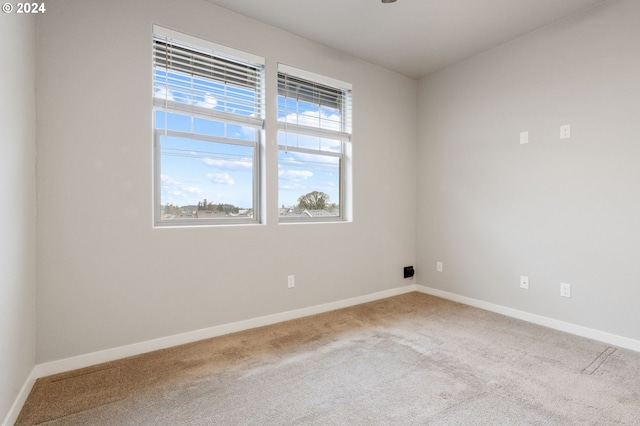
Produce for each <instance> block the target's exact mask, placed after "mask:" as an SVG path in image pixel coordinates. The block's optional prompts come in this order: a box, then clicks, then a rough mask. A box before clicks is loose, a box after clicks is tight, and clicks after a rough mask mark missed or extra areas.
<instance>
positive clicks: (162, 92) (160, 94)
mask: <svg viewBox="0 0 640 426" xmlns="http://www.w3.org/2000/svg"><path fill="white" fill-rule="evenodd" d="M153 96H155V97H156V98H159V99H166V100H168V101H173V100H175V98H174V97H173V93H171V92H170V91H168V90H167V88H166V87H162V86H160V87H158V88H156V90H155V93H154V94H153Z"/></svg>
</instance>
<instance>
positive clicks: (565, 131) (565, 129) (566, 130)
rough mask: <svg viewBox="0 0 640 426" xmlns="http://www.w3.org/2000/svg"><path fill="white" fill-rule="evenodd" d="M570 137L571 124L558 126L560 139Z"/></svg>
mask: <svg viewBox="0 0 640 426" xmlns="http://www.w3.org/2000/svg"><path fill="white" fill-rule="evenodd" d="M570 137H571V125H570V124H564V125H562V126H560V139H569V138H570Z"/></svg>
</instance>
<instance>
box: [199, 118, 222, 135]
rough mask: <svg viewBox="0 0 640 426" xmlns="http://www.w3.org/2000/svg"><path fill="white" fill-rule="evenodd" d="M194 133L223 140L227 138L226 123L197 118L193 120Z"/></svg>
mask: <svg viewBox="0 0 640 426" xmlns="http://www.w3.org/2000/svg"><path fill="white" fill-rule="evenodd" d="M193 133H197V134H199V135H208V136H217V137H221V138H223V137H224V136H225V126H224V123H221V122H219V121H213V120H206V119H204V118H198V117H196V118H194V119H193Z"/></svg>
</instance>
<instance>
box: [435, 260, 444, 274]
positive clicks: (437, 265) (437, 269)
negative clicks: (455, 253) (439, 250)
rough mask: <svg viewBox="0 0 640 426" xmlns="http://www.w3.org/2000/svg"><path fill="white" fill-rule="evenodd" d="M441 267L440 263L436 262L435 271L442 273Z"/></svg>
mask: <svg viewBox="0 0 640 426" xmlns="http://www.w3.org/2000/svg"><path fill="white" fill-rule="evenodd" d="M442 269H443V266H442V262H436V271H438V272H442Z"/></svg>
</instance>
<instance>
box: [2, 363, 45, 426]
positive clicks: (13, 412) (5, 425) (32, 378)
mask: <svg viewBox="0 0 640 426" xmlns="http://www.w3.org/2000/svg"><path fill="white" fill-rule="evenodd" d="M37 379H38V378H37V377H36V375H35V368H34V369H33V370H31V374H29V377H28V378H27V381H26V382H24V385H22V388H21V389H20V392H19V393H18V396H17V397H16V399H15V401H13V405H12V406H11V408H10V409H9V412H8V413H7V416H6V417H5V419H4V421H3V422H2V426H13V425H14V424H15V423H16V420H18V416H19V415H20V410H22V406H23V405H24V403H25V401H26V400H27V397H28V396H29V393H30V392H31V388H33V384H34V383H35V382H36V380H37Z"/></svg>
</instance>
